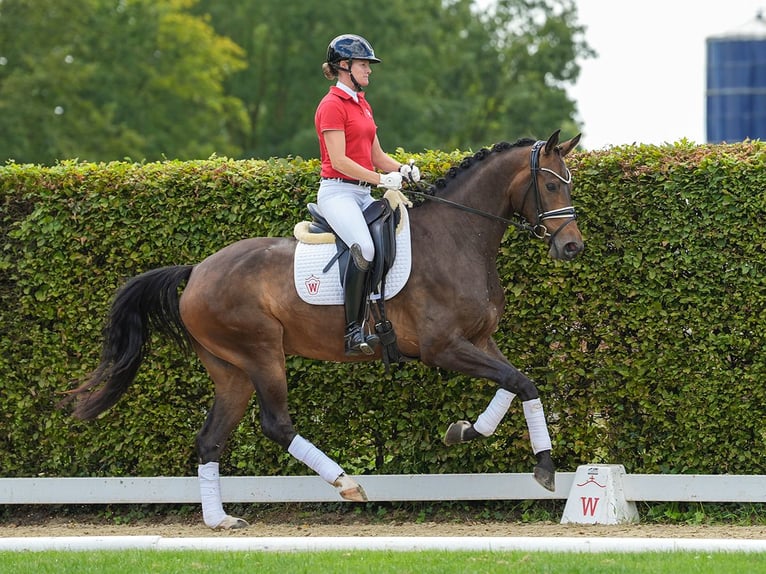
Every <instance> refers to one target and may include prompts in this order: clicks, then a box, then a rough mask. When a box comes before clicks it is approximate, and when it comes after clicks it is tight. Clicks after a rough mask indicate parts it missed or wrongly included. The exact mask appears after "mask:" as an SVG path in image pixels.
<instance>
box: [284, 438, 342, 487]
mask: <svg viewBox="0 0 766 574" xmlns="http://www.w3.org/2000/svg"><path fill="white" fill-rule="evenodd" d="M287 452H289V453H290V454H291V455H293V456H294V457H295V458H297V459H298V460H299V461H301V462H302V463H303V464H305V465H306V466H308V467H309V468H310V469H311V470H313V471H314V472H316V473H317V474H318V475H319V476H321V477H322V478H323V479H325V480H326V481H327V482H329V483H330V484H333V483H334V482H335V481H336V480H338V477H339V476H340V475H341V474H343V469H342V468H341V467H340V466H339V465H338V463H337V462H335V461H334V460H332V459H331V458H330V457H328V456H327V455H326V454H325V453H323V452H322V451H321V450H319V449H318V448H317V447H315V446H314V445H313V444H311V443H310V442H309V441H307V440H306V439H305V438H303V437H302V436H301V435H299V434H297V435H295V438H294V439H293V442H291V443H290V446H289V447H287Z"/></svg>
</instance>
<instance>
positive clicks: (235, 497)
mask: <svg viewBox="0 0 766 574" xmlns="http://www.w3.org/2000/svg"><path fill="white" fill-rule="evenodd" d="M354 479H355V480H357V482H359V484H361V485H362V487H363V488H364V489H365V491H366V492H367V496H368V498H369V500H370V501H373V502H396V501H411V502H415V501H445V502H446V501H468V500H537V499H539V500H545V499H549V500H550V499H567V498H568V497H569V494H570V491H571V490H572V485H573V483H574V479H575V473H574V472H559V473H557V474H556V491H555V492H549V491H547V490H545V489H544V488H543V487H541V486H540V485H539V484H537V482H536V481H535V480H534V478H533V477H532V475H531V474H525V473H497V474H412V475H408V474H404V475H402V474H396V475H362V476H355V477H354ZM622 489H623V491H624V497H625V500H627V501H631V502H640V501H646V502H738V503H758V502H766V475H718V474H716V475H711V474H674V475H666V474H625V475H623V476H622ZM221 491H222V496H223V501H224V502H226V503H280V502H340V501H343V499H342V498H341V497H340V495H339V494H338V492H337V491H336V489H335V488H333V487H332V486H330V485H329V484H327V483H326V482H325V481H324V480H322V479H321V478H319V477H318V476H248V477H223V478H221ZM199 502H200V495H199V483H198V480H197V477H107V478H0V504H32V505H34V504H145V503H147V504H150V503H155V504H166V503H180V504H186V503H189V504H192V503H199Z"/></svg>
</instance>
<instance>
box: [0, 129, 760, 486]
mask: <svg viewBox="0 0 766 574" xmlns="http://www.w3.org/2000/svg"><path fill="white" fill-rule="evenodd" d="M397 155H398V157H399V158H400V159H405V158H409V157H410V156H411V155H412V154H405V153H404V151H403V150H398V151H397ZM414 155H415V157H416V159H417V160H418V163H419V165H421V166H422V167H423V170H424V172H425V176H426V178H427V179H433V178H435V177H437V176H439V175H440V174H442V173H444V171H446V169H447V168H448V167H449V166H450V165H451V164H452V163H454V162H456V161H457V160H458V159H459V158H460V157H461V156H462V155H463V154H462V153H459V152H453V153H443V152H426V153H422V154H414ZM569 164H570V167H571V168H572V170H573V172H574V174H575V188H574V200H575V204H576V206H577V208H578V213H579V214H580V218H579V224H580V228H581V230H582V231H583V235H584V236H585V240H586V251H585V253H584V254H583V256H582V257H581V258H580V259H578V260H577V261H574V262H570V263H560V262H554V261H552V260H550V259H549V258H548V256H547V250H546V249H545V248H544V246H543V245H542V244H541V243H540V242H539V241H536V240H531V239H530V238H528V237H527V236H524V235H519V234H518V233H517V232H516V231H515V230H513V229H511V230H509V232H508V236H507V238H506V240H505V242H504V244H503V246H502V250H501V254H500V257H499V267H500V271H501V276H502V277H503V278H504V280H505V285H506V293H507V307H506V312H505V316H504V318H503V320H502V323H501V328H500V330H499V331H498V333H497V340H498V343H499V345H500V348H501V349H502V350H503V351H504V352H505V353H506V355H507V356H508V357H509V359H510V360H511V361H512V362H513V363H514V364H515V365H516V366H518V367H519V368H521V369H522V370H524V371H525V372H527V373H528V374H529V375H530V376H532V377H533V378H534V379H535V380H536V381H537V383H538V386H539V388H540V393H541V396H542V398H543V401H544V404H545V405H546V410H547V413H548V417H549V421H550V424H551V434H552V438H553V442H554V457H555V459H556V460H557V462H558V464H559V468H560V469H562V470H574V469H575V468H576V467H577V465H579V464H584V463H591V462H610V463H621V464H624V465H625V467H626V468H627V470H628V471H629V472H637V473H644V472H646V473H657V472H663V473H692V472H695V473H738V474H743V473H745V474H746V473H759V474H762V473H765V472H766V467H765V464H764V461H765V460H766V458H764V456H763V452H764V451H766V423H765V422H764V420H766V416H765V414H766V389H765V388H764V382H765V381H766V367H765V365H764V356H765V355H764V353H763V347H764V345H763V342H764V331H766V329H765V327H766V325H765V323H766V313H764V301H765V300H766V278H765V277H766V275H765V274H764V261H765V260H766V256H765V255H764V251H766V249H765V248H766V231H765V230H766V193H765V190H766V146H765V145H764V144H763V143H761V142H744V143H739V144H734V145H716V146H696V145H692V144H689V143H687V142H680V143H677V144H675V145H672V146H662V147H656V146H627V147H620V148H615V149H612V150H605V151H597V152H581V153H577V154H574V156H573V157H572V158H570V160H569ZM317 175H318V165H317V162H316V161H313V160H312V161H304V160H301V159H272V160H269V161H257V160H253V161H234V160H229V159H225V158H215V157H214V158H211V159H209V160H205V161H193V162H176V161H168V162H161V163H150V164H129V163H120V162H117V163H110V164H89V163H79V162H63V163H61V164H59V165H56V166H53V167H40V166H30V165H16V164H13V163H10V164H7V165H5V166H3V167H0V200H1V201H2V214H1V215H0V226H2V235H3V238H4V240H3V245H2V251H1V252H0V398H1V400H2V404H3V408H2V410H1V411H0V460H2V463H1V464H2V471H1V472H0V475H2V476H38V475H50V476H88V475H90V476H102V475H187V474H191V473H193V472H194V465H195V463H196V455H195V453H194V447H193V445H194V435H195V433H196V432H197V430H198V429H199V428H200V426H201V425H202V421H203V419H204V417H205V414H206V410H207V408H209V405H210V402H211V400H212V384H211V383H210V382H209V380H208V378H207V376H206V375H205V373H204V371H203V370H202V368H201V366H200V365H199V363H198V362H197V361H196V360H195V358H194V357H189V356H185V355H183V354H182V353H181V352H180V351H179V350H178V349H176V348H174V347H173V346H172V345H170V344H169V343H166V342H164V341H162V340H159V339H158V340H156V341H153V345H154V348H153V352H152V353H151V354H150V356H149V357H148V359H147V361H146V363H145V364H144V366H143V368H142V370H141V371H140V373H139V376H138V378H137V380H136V383H135V385H134V387H133V388H132V389H131V390H130V391H129V393H128V394H127V395H126V397H125V398H123V400H122V401H121V402H120V403H118V405H117V406H116V407H115V408H113V409H112V410H110V411H108V412H107V413H105V414H104V415H103V416H102V417H101V418H100V419H98V420H97V421H96V422H92V423H84V422H80V421H77V420H74V419H73V418H71V417H69V416H68V415H67V413H66V412H64V411H61V410H58V409H56V408H55V404H56V403H57V401H58V400H59V399H60V398H61V393H62V392H63V391H65V390H66V389H69V388H72V387H73V385H74V384H75V383H76V382H77V381H78V380H79V379H82V378H83V377H84V376H85V375H86V374H87V373H88V372H89V371H90V370H91V369H93V367H94V366H95V365H96V364H97V362H98V356H99V351H100V344H101V329H102V326H103V321H104V318H105V316H106V313H107V309H108V306H109V303H110V301H111V298H112V296H113V295H114V292H115V290H116V289H117V288H119V286H120V285H121V284H122V283H123V281H124V280H125V279H126V278H128V277H130V276H133V275H137V274H139V273H141V272H143V271H146V270H148V269H150V268H154V267H159V266H163V265H170V264H179V263H195V262H197V261H199V260H201V259H202V258H204V257H205V256H207V255H209V254H210V253H212V252H214V251H216V250H218V249H220V248H222V247H224V246H225V245H227V244H229V243H231V242H233V241H236V240H238V239H241V238H244V237H248V236H255V235H289V234H290V233H291V232H292V228H293V225H294V224H295V223H296V222H297V221H299V220H301V219H304V218H305V209H304V205H305V203H306V202H307V201H310V200H314V198H315V197H316V195H315V193H316V188H317V183H318V182H317ZM288 377H289V382H290V399H291V403H290V404H291V412H292V415H293V418H294V421H295V423H296V427H297V429H298V430H299V432H300V433H301V434H302V435H303V436H306V437H307V438H309V439H311V440H312V441H313V442H314V443H315V444H317V445H318V446H319V447H320V448H322V449H324V450H325V451H326V452H327V453H328V454H329V455H331V456H333V457H334V458H336V459H337V460H338V462H339V463H340V464H341V465H343V466H344V468H346V470H347V471H348V472H352V473H445V472H467V471H473V472H529V471H530V469H531V465H532V462H533V458H532V456H531V451H530V447H529V442H528V439H527V436H526V427H525V424H524V420H523V415H522V413H521V407H520V404H518V403H514V405H513V406H512V408H511V411H510V412H509V415H508V417H507V418H506V421H505V422H504V424H503V425H501V427H500V428H499V429H498V432H497V433H496V434H495V435H494V436H493V437H491V438H489V439H486V440H481V441H474V442H473V443H471V444H470V445H461V446H456V447H452V448H449V449H448V448H447V447H445V446H444V445H443V444H442V443H441V437H442V433H443V432H444V430H445V429H446V427H447V425H448V424H449V423H450V422H452V421H454V420H457V419H462V418H469V419H472V420H475V418H476V416H477V415H478V414H479V413H480V412H481V411H482V410H483V409H484V408H485V407H486V405H487V403H488V401H489V400H490V398H491V397H492V395H493V393H494V387H493V385H492V384H490V383H488V382H486V381H474V380H470V379H468V378H466V377H463V376H459V375H456V374H454V373H449V372H443V371H439V370H432V369H427V368H425V367H423V366H422V365H419V364H408V365H406V366H403V367H401V368H398V369H395V370H394V371H393V372H392V373H391V374H390V375H386V374H385V373H384V371H383V369H382V367H381V365H379V364H365V365H361V364H355V365H339V364H328V363H318V362H314V361H309V360H306V359H302V358H297V357H293V358H289V359H288ZM257 409H258V407H257V405H255V404H254V405H253V408H252V411H251V414H249V415H248V416H247V417H246V418H245V420H244V421H243V422H242V423H241V424H240V426H239V427H238V428H237V430H236V432H235V434H234V436H233V437H232V441H231V443H230V445H229V449H228V451H227V455H226V458H225V460H224V461H223V464H222V471H223V472H224V473H226V474H237V475H277V474H304V473H307V472H309V471H307V470H306V469H305V468H304V467H303V466H302V465H301V464H300V463H297V462H295V461H294V460H293V459H292V458H291V457H290V456H289V455H287V454H286V453H284V452H283V451H282V450H281V449H279V448H278V447H277V446H276V445H274V444H272V443H270V442H269V441H268V440H266V439H265V438H264V437H263V436H262V434H261V433H260V430H259V424H258V417H257Z"/></svg>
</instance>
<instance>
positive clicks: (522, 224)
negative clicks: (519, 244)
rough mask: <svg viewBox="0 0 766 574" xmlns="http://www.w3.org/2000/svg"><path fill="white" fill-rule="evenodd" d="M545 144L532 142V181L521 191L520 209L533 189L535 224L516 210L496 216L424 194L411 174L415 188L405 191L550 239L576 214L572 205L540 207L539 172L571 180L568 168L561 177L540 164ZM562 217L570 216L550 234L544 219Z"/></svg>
mask: <svg viewBox="0 0 766 574" xmlns="http://www.w3.org/2000/svg"><path fill="white" fill-rule="evenodd" d="M546 143H547V142H545V141H537V142H535V143H534V144H533V145H532V153H531V156H530V159H529V168H530V171H531V172H532V181H530V183H529V187H528V188H527V191H526V192H525V194H524V201H523V202H522V204H521V205H522V208H523V207H524V205H525V204H526V202H527V196H528V195H529V191H530V190H531V189H533V190H534V192H535V207H536V211H537V220H536V221H535V224H534V225H531V224H530V223H529V222H528V221H527V220H526V219H525V218H524V217H523V216H522V215H521V214H519V213H518V211H515V212H514V215H515V216H516V219H508V218H506V217H501V216H499V215H495V214H494V213H489V212H487V211H482V210H481V209H476V208H474V207H469V206H467V205H463V204H462V203H457V202H455V201H450V200H449V199H445V198H443V197H438V196H436V195H430V194H428V193H425V192H424V191H423V190H422V186H421V185H420V184H419V183H418V182H416V181H414V180H413V179H412V177H411V176H410V178H409V179H408V180H407V182H408V184H409V185H410V186H414V187H415V188H416V189H414V190H413V189H411V188H408V189H407V193H412V194H414V195H417V196H419V197H422V198H424V199H427V200H429V201H435V202H437V203H443V204H446V205H450V206H452V207H454V208H456V209H459V210H461V211H466V212H468V213H473V214H474V215H481V216H482V217H486V218H488V219H493V220H495V221H501V222H502V223H504V224H505V225H506V226H508V225H513V226H514V227H516V228H517V229H519V230H521V231H526V232H527V233H529V234H530V235H531V236H533V237H536V238H537V239H545V238H547V237H550V239H551V240H553V238H554V237H556V235H558V233H559V232H560V231H561V230H562V229H564V227H566V226H567V225H569V224H570V223H571V222H572V221H574V220H575V219H577V214H576V213H575V208H574V207H572V206H569V207H562V208H560V209H552V210H550V211H543V210H542V197H541V195H540V186H539V184H538V183H537V176H538V174H539V173H540V172H546V173H550V174H552V175H554V176H556V177H557V178H558V179H559V180H560V181H562V182H563V183H565V184H567V185H568V184H570V183H571V182H572V172H570V171H569V169H567V170H566V174H565V175H564V176H561V175H559V174H558V173H556V172H555V171H553V170H552V169H548V168H547V167H540V149H542V147H543V146H544V145H545V144H546ZM562 218H569V221H567V222H566V223H565V224H564V225H562V226H560V227H559V228H558V229H557V230H556V231H555V232H554V233H553V234H551V233H549V232H548V228H547V227H546V226H545V224H544V223H543V222H544V221H545V220H546V219H562Z"/></svg>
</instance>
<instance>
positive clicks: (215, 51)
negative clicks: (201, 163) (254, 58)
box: [0, 0, 247, 164]
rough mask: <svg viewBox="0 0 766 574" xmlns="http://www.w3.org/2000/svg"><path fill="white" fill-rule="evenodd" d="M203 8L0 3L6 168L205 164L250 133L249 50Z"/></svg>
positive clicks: (160, 3) (0, 152) (152, 2)
mask: <svg viewBox="0 0 766 574" xmlns="http://www.w3.org/2000/svg"><path fill="white" fill-rule="evenodd" d="M193 4H194V0H130V1H122V2H114V1H108V0H84V1H83V2H75V3H67V4H62V3H61V2H58V1H57V0H13V1H11V2H7V1H6V2H2V3H0V58H2V59H1V60H0V64H2V65H0V133H2V134H3V137H2V138H0V158H11V159H14V160H16V161H19V162H36V163H48V164H50V163H52V162H53V161H54V160H56V159H65V158H81V159H88V160H90V161H98V160H110V159H123V158H126V157H131V158H134V159H136V160H141V159H144V158H149V159H161V158H163V157H165V156H166V155H167V156H170V157H179V158H195V157H207V156H209V155H210V154H211V153H216V152H217V153H221V154H236V153H238V152H239V151H240V150H239V148H237V147H236V146H235V145H234V144H233V143H232V141H231V137H230V135H229V132H230V131H231V130H232V129H234V128H235V127H236V129H241V126H242V125H244V124H246V122H247V117H246V115H245V113H244V109H243V108H242V104H241V102H240V101H239V100H237V99H236V98H233V97H231V96H229V95H228V94H226V93H224V90H223V81H224V80H225V78H226V77H227V76H228V75H230V74H232V73H233V72H235V71H237V70H239V69H241V68H242V67H243V66H244V65H245V63H244V60H243V58H242V56H243V55H242V51H241V49H240V48H239V47H238V46H236V45H235V44H234V43H233V42H232V41H231V40H229V39H228V38H225V37H222V36H218V35H216V34H215V32H214V31H213V29H212V28H211V27H210V25H209V24H208V23H207V22H206V21H205V20H204V19H202V18H198V17H195V16H193V15H191V14H190V13H189V11H188V10H189V8H190V7H191V6H192V5H193Z"/></svg>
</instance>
